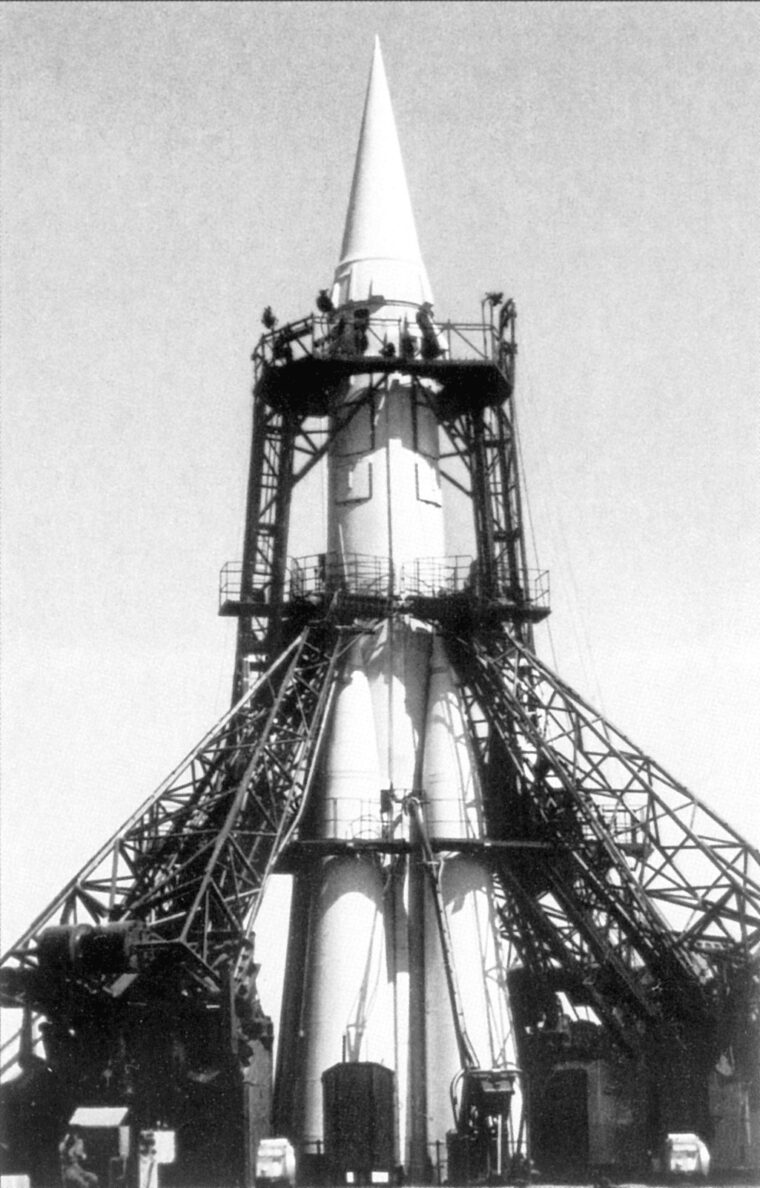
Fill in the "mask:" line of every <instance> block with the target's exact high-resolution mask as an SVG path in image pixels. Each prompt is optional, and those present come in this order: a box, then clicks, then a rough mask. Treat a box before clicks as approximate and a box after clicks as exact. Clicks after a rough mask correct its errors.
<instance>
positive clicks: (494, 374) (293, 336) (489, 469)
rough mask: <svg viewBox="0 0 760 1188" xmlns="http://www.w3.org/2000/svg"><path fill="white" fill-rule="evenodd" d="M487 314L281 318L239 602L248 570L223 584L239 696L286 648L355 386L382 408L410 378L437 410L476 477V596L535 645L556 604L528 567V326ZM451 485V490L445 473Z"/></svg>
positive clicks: (262, 385) (272, 325)
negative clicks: (328, 471) (524, 362)
mask: <svg viewBox="0 0 760 1188" xmlns="http://www.w3.org/2000/svg"><path fill="white" fill-rule="evenodd" d="M491 296H492V295H491ZM498 296H499V298H501V295H498ZM488 306H489V312H488V316H486V313H485V307H484V311H483V317H482V320H481V321H479V322H441V323H438V322H436V321H435V320H434V319H433V315H432V309H431V307H429V306H427V305H423V306H421V307H414V306H410V307H409V309H408V310H404V309H402V310H401V312H399V309H398V307H393V309H394V312H393V314H392V315H390V316H389V310H390V309H391V306H388V305H387V304H386V303H385V301H384V299H383V298H382V297H376V298H372V299H371V300H369V301H368V302H366V303H363V304H360V303H354V304H350V305H348V306H346V307H343V308H342V309H341V310H339V311H335V310H329V309H328V310H326V311H324V312H320V313H311V314H309V315H308V316H307V317H305V318H301V319H300V320H298V321H295V322H291V323H288V324H287V325H284V326H282V327H278V326H277V324H276V319H274V317H273V315H271V311H269V317H268V333H266V334H264V335H263V336H262V338H261V339H260V341H259V343H258V345H257V347H256V349H255V351H254V352H253V363H254V381H255V383H254V424H253V442H252V448H251V466H250V475H249V485H248V504H247V511H246V528H245V540H244V549H243V560H242V563H241V565H240V567H239V571H238V572H239V577H240V594H239V597H238V598H234V597H231V596H230V590H231V583H232V582H233V579H234V576H235V571H234V570H233V569H231V568H226V569H225V571H223V589H222V597H221V609H222V613H224V614H236V615H238V616H239V628H238V647H237V661H236V676H235V684H234V690H233V696H234V697H239V696H240V695H241V694H242V692H243V691H244V689H245V687H246V683H247V682H248V680H250V679H252V678H255V675H256V673H257V671H260V670H261V668H262V666H264V665H265V664H266V663H267V662H269V661H271V660H272V659H273V657H274V655H275V654H276V652H277V651H278V649H280V648H281V647H282V646H283V645H284V644H285V643H286V642H287V630H286V628H287V624H286V623H285V621H284V619H283V613H284V607H285V605H286V603H287V602H288V600H289V599H291V598H292V591H293V578H292V575H291V574H289V572H288V561H287V540H288V530H289V518H290V507H291V498H292V494H293V490H294V487H295V486H296V484H297V483H298V482H299V481H300V479H301V478H302V477H303V476H304V475H305V474H306V473H307V472H308V471H309V470H310V469H311V467H312V466H314V465H315V464H316V463H317V462H318V461H319V460H320V459H321V458H322V457H324V456H325V454H326V453H327V452H328V450H329V448H330V444H331V441H332V440H333V439H334V437H335V435H336V434H337V433H338V432H340V431H341V429H342V428H344V427H345V425H346V423H347V421H348V420H350V418H351V417H352V416H354V415H356V413H357V412H358V410H359V409H360V407H362V399H361V398H360V399H358V400H357V401H355V402H353V403H352V405H351V406H350V408H349V407H342V406H341V405H340V403H339V401H338V400H337V399H336V397H337V394H338V392H339V390H340V387H341V385H342V384H343V383H345V381H347V380H348V379H349V378H350V377H351V376H355V375H362V374H364V375H366V376H367V396H366V399H367V400H370V399H371V398H372V394H373V393H374V392H377V391H378V390H379V389H380V387H381V386H382V384H383V383H384V382H386V377H387V376H390V375H392V374H394V373H399V372H400V373H403V374H405V375H407V376H408V377H410V379H411V389H412V392H413V395H414V399H417V400H419V401H421V402H424V403H427V404H428V405H429V406H430V408H431V409H432V411H433V413H434V415H435V417H436V420H437V422H438V425H439V426H440V428H441V429H442V430H443V432H444V433H445V434H446V435H447V436H448V439H449V441H450V443H451V445H452V447H453V454H454V455H456V456H457V457H458V458H459V459H460V460H461V462H462V463H463V464H464V468H465V471H466V472H467V474H468V475H469V484H470V488H469V491H468V492H467V494H468V495H469V497H470V499H471V502H472V508H473V521H474V529H475V538H476V548H477V565H476V575H477V583H476V586H475V587H471V589H473V590H474V593H475V594H476V596H477V598H478V599H479V600H480V601H483V602H486V603H488V604H490V605H492V606H498V605H501V606H502V607H503V608H505V609H506V608H510V614H511V617H512V622H513V626H514V629H515V630H516V631H517V632H518V634H519V635H520V636H521V638H523V639H524V641H525V642H527V643H530V642H531V640H532V635H531V631H532V627H531V624H532V623H533V622H535V621H537V620H538V619H540V618H543V617H544V616H545V615H546V614H548V597H547V596H546V595H547V593H548V591H546V589H545V588H544V589H542V590H541V592H540V593H539V594H535V593H531V586H532V583H533V581H534V578H533V577H532V575H531V574H530V573H529V571H528V566H527V559H526V549H525V538H524V532H523V524H522V511H521V496H520V476H519V467H518V451H517V438H516V429H515V421H514V410H513V408H512V400H511V397H512V392H513V387H514V371H515V359H516V354H517V346H516V342H515V317H516V313H515V308H514V303H513V302H511V301H506V302H503V301H501V300H500V301H499V302H494V301H492V300H490V297H489V302H488ZM428 381H432V382H428ZM315 425H319V428H318V429H315ZM304 459H305V461H304ZM442 475H443V477H446V478H450V477H451V476H450V475H449V474H448V473H446V472H445V470H444V469H443V468H442ZM452 481H454V482H455V485H459V486H461V484H460V483H458V481H457V480H456V479H452ZM345 564H346V560H345V559H343V560H342V561H341V565H343V566H345ZM419 576H420V575H418V580H419ZM399 578H400V574H394V575H392V577H391V579H390V580H389V583H388V584H387V590H386V594H387V596H388V597H390V598H395V597H397V596H398V593H399V584H398V583H399ZM382 580H383V579H382V578H381V577H378V581H380V582H381V583H382ZM542 581H543V586H544V587H545V586H546V583H545V580H543V579H542ZM371 594H372V596H379V594H376V592H375V591H372V592H371ZM418 596H420V597H425V596H428V595H423V594H421V593H420V594H419V595H418ZM283 632H285V634H283Z"/></svg>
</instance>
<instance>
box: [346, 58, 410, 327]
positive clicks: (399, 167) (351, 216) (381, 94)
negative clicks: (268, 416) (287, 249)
mask: <svg viewBox="0 0 760 1188" xmlns="http://www.w3.org/2000/svg"><path fill="white" fill-rule="evenodd" d="M380 295H382V296H383V297H385V298H386V300H387V301H389V302H393V303H396V302H410V303H411V304H414V305H421V304H422V303H423V302H424V301H430V302H431V303H432V300H433V295H432V293H431V290H430V282H429V281H428V278H427V272H426V271H425V265H424V264H423V262H422V256H421V255H420V245H419V242H418V240H417V228H416V227H415V225H414V215H413V214H412V204H411V201H410V199H409V188H408V186H407V184H406V174H405V172H404V162H403V161H402V159H401V146H400V145H399V139H398V133H397V131H396V121H395V119H394V118H393V108H392V107H391V97H390V94H389V92H388V83H387V80H386V77H385V68H384V66H383V58H382V54H381V52H380V42H379V40H378V39H377V38H375V52H374V57H373V60H372V70H371V72H370V76H369V84H368V86H367V98H366V100H365V102H364V116H363V119H362V128H361V133H360V136H359V149H358V152H357V154H356V165H355V166H354V180H353V183H352V185H351V197H350V199H349V203H348V215H347V217H346V228H345V231H344V233H343V247H342V249H341V258H340V263H339V265H338V267H337V269H336V270H335V289H334V291H333V301H334V303H335V304H336V305H338V306H340V305H345V304H346V302H347V301H366V300H367V299H368V298H370V297H373V296H374V297H378V296H380Z"/></svg>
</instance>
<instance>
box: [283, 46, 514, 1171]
mask: <svg viewBox="0 0 760 1188" xmlns="http://www.w3.org/2000/svg"><path fill="white" fill-rule="evenodd" d="M325 304H326V305H328V306H329V307H331V314H330V317H331V328H332V329H331V333H332V334H333V336H334V339H335V341H339V342H343V343H345V344H347V346H346V353H347V354H349V355H350V354H353V355H354V356H355V355H357V354H360V355H361V354H369V355H374V356H378V355H379V356H382V357H384V358H385V359H393V358H394V357H397V358H399V359H400V360H403V359H408V358H411V357H418V358H424V357H425V356H426V355H427V357H434V356H435V355H436V354H439V353H441V352H442V351H443V347H442V346H441V345H440V343H439V340H438V336H437V332H436V328H435V322H434V316H433V294H432V290H431V287H430V282H429V280H428V276H427V273H426V270H425V266H424V263H423V261H422V256H421V253H420V247H419V241H418V237H417V231H416V227H415V221H414V216H413V212H412V205H411V201H410V197H409V190H408V186H407V181H406V176H405V171H404V165H403V161H402V156H401V149H400V146H399V139H398V134H397V130H396V124H395V120H394V115H393V110H392V106H391V100H390V95H389V91H388V85H387V81H386V76H385V70H384V66H383V60H382V55H381V51H380V45H379V42H378V41H376V42H375V47H374V56H373V62H372V68H371V72H370V78H369V84H368V88H367V94H366V100H365V105H364V114H363V119H362V125H361V132H360V137H359V145H358V151H357V156H356V164H355V169H354V175H353V182H352V186H351V193H350V199H349V204H348V213H347V218H346V224H345V231H344V235H343V242H342V248H341V254H340V260H339V263H338V266H337V268H336V271H335V280H334V284H333V287H332V290H331V293H330V301H329V303H328V302H325ZM420 382H421V383H422V385H423V386H424V385H425V384H432V383H434V381H432V380H425V379H423V380H421V381H420ZM359 402H361V407H360V408H359V409H358V411H357V412H356V414H355V415H353V416H349V415H347V414H349V413H350V412H351V406H352V405H354V404H357V403H359ZM332 416H333V428H334V433H333V436H332V441H331V447H330V452H329V458H328V474H329V484H328V489H329V510H328V527H327V554H326V557H325V567H326V572H327V575H328V579H329V580H331V581H332V582H333V583H338V584H340V585H341V586H342V587H343V588H345V589H347V590H349V591H350V592H352V593H353V594H356V595H361V594H362V592H366V593H367V594H370V593H372V594H374V595H377V594H378V593H383V594H384V595H385V596H387V597H388V599H389V600H392V599H393V597H394V596H396V595H399V594H402V593H403V583H404V581H405V575H407V574H408V573H409V572H411V570H412V569H413V568H414V567H415V566H419V565H420V564H424V565H426V566H428V567H433V568H435V566H436V565H442V563H443V560H444V552H445V546H444V509H443V501H442V496H441V476H440V471H439V447H438V424H437V421H436V416H435V413H434V411H433V407H432V402H431V403H428V402H427V401H422V400H420V398H419V393H418V392H416V391H415V387H414V385H413V383H412V380H411V378H410V375H409V374H408V373H405V372H404V371H402V370H400V371H398V372H394V371H390V372H387V371H385V372H383V373H380V374H374V373H371V372H370V373H368V372H367V371H366V370H365V371H364V372H362V373H360V374H356V375H351V376H349V377H348V378H346V379H345V380H344V381H343V382H342V386H341V387H340V390H339V392H338V394H337V396H336V398H335V403H334V407H333V409H332ZM341 426H342V427H341ZM351 638H352V642H351V643H350V646H348V647H347V650H346V654H345V658H344V661H343V667H342V670H341V673H340V677H339V687H338V691H337V694H336V696H335V698H334V702H333V708H332V716H331V720H330V723H329V727H328V735H327V739H326V743H325V745H324V747H323V749H322V757H321V763H320V770H319V775H318V779H317V781H316V785H315V788H314V791H313V794H312V802H311V812H310V814H309V815H308V817H307V819H306V822H305V824H304V826H303V829H302V837H305V838H306V839H307V840H308V839H311V840H312V841H313V842H315V843H316V842H319V843H320V844H319V845H316V844H315V845H314V846H313V848H312V850H310V851H308V853H307V856H306V857H305V858H304V859H302V860H301V862H300V864H299V866H298V869H297V872H296V874H295V876H294V890H293V897H292V906H291V921H290V931H289V944H288V954H287V961H286V972H285V987H284V994H283V1007H282V1020H281V1026H280V1041H279V1055H278V1067H277V1077H276V1090H275V1094H276V1096H275V1109H276V1119H275V1126H276V1127H277V1129H278V1130H279V1131H280V1132H281V1133H286V1134H288V1135H289V1137H291V1139H293V1140H294V1142H295V1144H296V1146H297V1147H298V1148H299V1149H300V1151H301V1152H302V1153H304V1154H309V1153H315V1154H316V1153H318V1152H320V1151H322V1150H323V1147H324V1144H325V1141H326V1134H325V1106H324V1093H325V1080H324V1078H325V1073H327V1072H328V1070H330V1069H332V1068H333V1067H334V1066H336V1065H339V1064H340V1065H346V1064H348V1065H351V1064H354V1065H365V1066H379V1067H380V1068H381V1069H384V1070H388V1074H389V1076H390V1077H391V1079H392V1085H393V1090H392V1093H393V1130H394V1137H393V1143H394V1162H395V1163H396V1164H398V1165H403V1166H404V1168H405V1169H406V1171H407V1173H408V1175H409V1176H411V1177H412V1179H413V1181H415V1182H420V1180H424V1179H425V1178H429V1176H430V1174H431V1168H432V1167H433V1166H434V1165H435V1164H437V1172H438V1174H439V1175H442V1176H444V1177H445V1175H446V1167H445V1161H446V1143H447V1135H448V1134H450V1132H452V1131H453V1130H454V1128H455V1125H456V1111H457V1108H459V1109H460V1110H461V1108H462V1104H463V1103H462V1096H461V1095H462V1083H463V1076H464V1074H465V1073H466V1072H467V1070H468V1068H469V1070H470V1071H472V1070H480V1071H481V1072H491V1071H496V1072H498V1071H499V1070H504V1071H507V1072H509V1073H510V1074H515V1075H514V1078H513V1086H512V1096H511V1103H510V1108H509V1111H508V1118H506V1119H505V1122H504V1136H505V1137H504V1142H505V1143H506V1148H507V1153H508V1152H509V1151H510V1150H511V1151H512V1152H514V1151H516V1150H517V1148H518V1146H519V1141H520V1138H519V1131H520V1119H521V1092H520V1083H519V1076H518V1075H516V1072H517V1053H516V1048H515V1039H514V1030H513V1026H512V1021H511V1018H510V1012H509V995H508V992H507V984H506V977H507V971H508V968H509V961H510V956H509V953H508V951H507V948H508V946H507V945H506V942H505V941H504V939H503V937H502V935H501V933H500V929H499V926H498V919H497V914H496V908H495V905H494V903H493V899H492V891H491V877H490V873H489V867H488V862H487V858H486V857H485V856H484V854H483V852H482V847H481V848H480V849H479V846H478V843H480V842H482V841H483V840H484V839H485V836H486V824H485V820H484V811H483V793H482V789H481V787H480V786H479V781H478V778H477V774H476V769H475V764H474V759H473V755H472V753H471V743H470V741H469V738H468V733H467V730H466V727H465V721H464V713H463V708H462V704H461V699H460V696H459V692H458V688H457V683H456V679H455V677H454V674H453V670H452V668H451V665H450V664H449V661H448V659H447V657H446V651H445V647H444V644H443V640H442V638H441V637H440V635H439V634H438V631H437V628H436V627H435V626H434V625H432V624H431V623H428V622H422V621H418V620H416V619H415V618H414V617H413V616H411V615H409V614H393V613H389V614H387V615H386V616H385V617H382V618H376V617H375V618H360V617H357V619H356V620H355V622H354V624H353V633H352V637H351ZM306 848H307V849H308V847H306ZM501 1141H502V1138H501V1131H500V1142H501ZM439 1182H440V1181H439Z"/></svg>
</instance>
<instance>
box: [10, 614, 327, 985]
mask: <svg viewBox="0 0 760 1188" xmlns="http://www.w3.org/2000/svg"><path fill="white" fill-rule="evenodd" d="M340 650H341V644H340V638H339V635H338V633H337V632H336V631H334V630H333V629H331V628H329V627H327V626H325V625H324V624H321V625H313V626H311V627H309V628H307V629H305V630H304V631H303V632H302V633H301V635H300V636H298V637H297V638H296V639H295V640H294V641H293V642H292V643H291V645H290V646H289V647H288V648H287V649H286V651H285V652H284V653H283V654H282V655H281V656H280V657H279V658H278V660H277V661H276V662H275V663H274V664H273V665H271V666H270V668H269V669H268V670H267V672H266V673H264V674H263V675H262V677H261V678H260V680H259V681H258V682H257V683H256V685H255V686H254V687H253V688H252V689H251V690H250V691H249V692H248V693H247V694H245V696H244V697H243V698H242V699H241V700H240V701H239V702H238V703H237V705H235V706H234V707H233V708H232V709H231V710H230V711H229V712H228V713H227V714H225V715H224V716H223V718H222V719H221V720H220V721H219V722H218V723H217V725H216V726H215V727H214V728H213V729H212V730H211V731H209V733H208V734H207V735H206V736H205V737H204V739H202V740H201V742H200V743H199V744H198V746H197V747H195V748H194V749H193V751H192V752H191V753H190V754H189V755H188V756H187V758H186V759H185V760H184V761H183V762H182V763H181V764H180V765H179V766H178V767H177V768H176V769H175V770H174V771H173V772H172V773H171V775H170V776H169V777H168V778H167V780H165V781H164V783H163V784H161V785H160V787H159V788H158V789H157V790H156V792H154V793H153V795H152V796H151V797H150V798H149V799H148V800H147V801H146V802H145V803H144V804H143V805H142V806H141V807H140V808H139V809H138V810H137V811H136V812H135V813H134V814H133V815H132V816H131V817H130V818H129V819H128V820H127V821H126V822H125V823H124V825H123V826H122V827H121V828H120V829H119V830H118V831H117V832H116V833H115V834H114V835H113V837H111V838H110V840H109V841H108V842H107V843H106V844H105V845H104V846H103V847H101V849H100V850H99V851H98V852H97V853H96V854H95V856H94V857H93V858H91V859H90V861H89V862H88V863H87V864H86V865H85V866H84V867H83V868H82V869H81V870H80V871H79V872H78V874H77V875H75V876H74V878H73V879H71V880H70V882H69V883H68V884H67V885H66V887H64V889H63V890H62V891H61V893H60V894H59V895H58V896H57V897H56V898H55V900H54V901H53V902H52V903H51V904H50V905H49V906H48V907H47V908H46V909H45V910H44V911H43V912H42V913H41V914H40V915H39V916H38V917H37V919H36V920H35V921H34V923H33V924H32V925H31V927H30V928H29V929H28V930H27V931H26V932H25V933H24V935H23V936H22V937H21V938H20V939H19V940H18V941H17V942H16V944H15V945H13V947H12V948H11V949H10V950H9V952H8V953H6V954H5V956H4V957H3V959H2V963H0V964H1V966H2V968H4V969H5V970H7V971H8V972H9V974H10V975H11V976H10V977H9V978H8V979H6V982H5V984H4V994H5V998H6V1001H7V1002H10V1003H11V1004H13V1003H15V1004H17V1005H32V1006H33V1007H35V1008H37V1007H38V1006H39V1005H40V1003H39V1002H38V1001H37V997H36V995H37V991H36V990H35V988H34V987H35V982H34V979H31V980H29V979H27V980H24V979H23V978H18V977H15V978H14V977H13V974H14V973H15V972H16V970H17V969H20V970H22V971H24V970H25V971H28V972H31V973H33V972H34V971H35V970H36V969H37V967H38V965H39V960H40V952H41V950H40V942H41V939H42V938H43V934H44V933H45V931H46V930H47V929H50V928H52V927H56V926H76V925H80V926H84V929H83V930H84V931H86V926H88V925H89V926H103V925H107V926H111V925H114V924H116V923H118V922H130V923H132V924H134V925H139V929H140V931H139V936H138V937H137V939H136V950H137V952H138V966H139V967H140V968H147V967H148V966H150V965H151V963H152V961H153V960H154V959H155V958H156V957H157V956H158V955H159V954H161V953H166V951H167V950H169V949H172V950H173V951H174V953H175V954H177V953H178V954H179V955H180V959H181V963H182V964H184V966H185V967H186V969H187V971H188V973H189V975H190V977H191V979H194V980H197V981H199V982H200V983H202V984H203V985H204V986H205V987H206V988H207V989H208V990H211V989H213V988H214V987H217V988H218V986H219V985H221V979H222V971H223V970H226V969H227V968H228V967H229V964H230V960H231V959H232V960H233V964H234V961H235V960H236V959H238V958H239V956H240V953H241V951H242V946H243V942H244V940H245V938H246V936H247V935H248V934H249V933H250V930H251V927H252V924H253V921H254V919H255V916H256V912H257V909H258V905H259V903H260V901H261V896H262V894H263V892H264V889H265V887H266V884H267V880H268V877H269V875H270V873H271V871H272V869H273V868H274V865H275V863H276V861H277V857H278V855H279V853H280V852H281V851H282V849H283V847H284V845H285V844H286V842H287V839H288V837H289V835H290V832H291V831H292V829H293V828H294V826H295V824H296V822H297V819H298V815H299V812H300V810H301V808H302V806H303V804H304V801H305V797H306V795H307V793H308V790H309V787H310V783H311V779H312V776H313V773H314V767H315V761H316V757H317V754H318V751H319V745H320V741H321V738H322V732H323V727H324V723H325V721H326V717H327V712H328V708H329V704H330V699H331V696H332V690H333V675H334V672H335V665H336V661H337V657H338V655H339V653H340ZM43 949H44V945H43ZM14 967H15V968H14ZM82 981H83V983H85V982H88V977H87V975H86V974H82ZM90 982H91V988H93V989H96V988H97V987H98V986H99V985H100V981H99V975H98V974H97V971H95V973H94V975H93V977H92V978H91V979H90ZM14 986H17V990H16V991H15V992H14Z"/></svg>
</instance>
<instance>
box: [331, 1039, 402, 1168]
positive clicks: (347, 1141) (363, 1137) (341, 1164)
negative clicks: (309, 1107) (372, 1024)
mask: <svg viewBox="0 0 760 1188" xmlns="http://www.w3.org/2000/svg"><path fill="white" fill-rule="evenodd" d="M394 1089H395V1077H394V1073H393V1071H392V1069H389V1068H386V1067H385V1066H384V1065H382V1064H374V1063H371V1062H370V1061H366V1062H359V1061H357V1062H355V1063H346V1064H334V1065H333V1067H332V1068H328V1069H327V1070H326V1071H325V1072H324V1073H323V1074H322V1103H323V1117H324V1136H325V1156H326V1159H327V1165H328V1174H329V1178H330V1182H331V1183H333V1184H391V1183H392V1182H393V1173H394V1167H395V1149H396V1143H395V1129H396V1128H395V1111H394Z"/></svg>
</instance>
